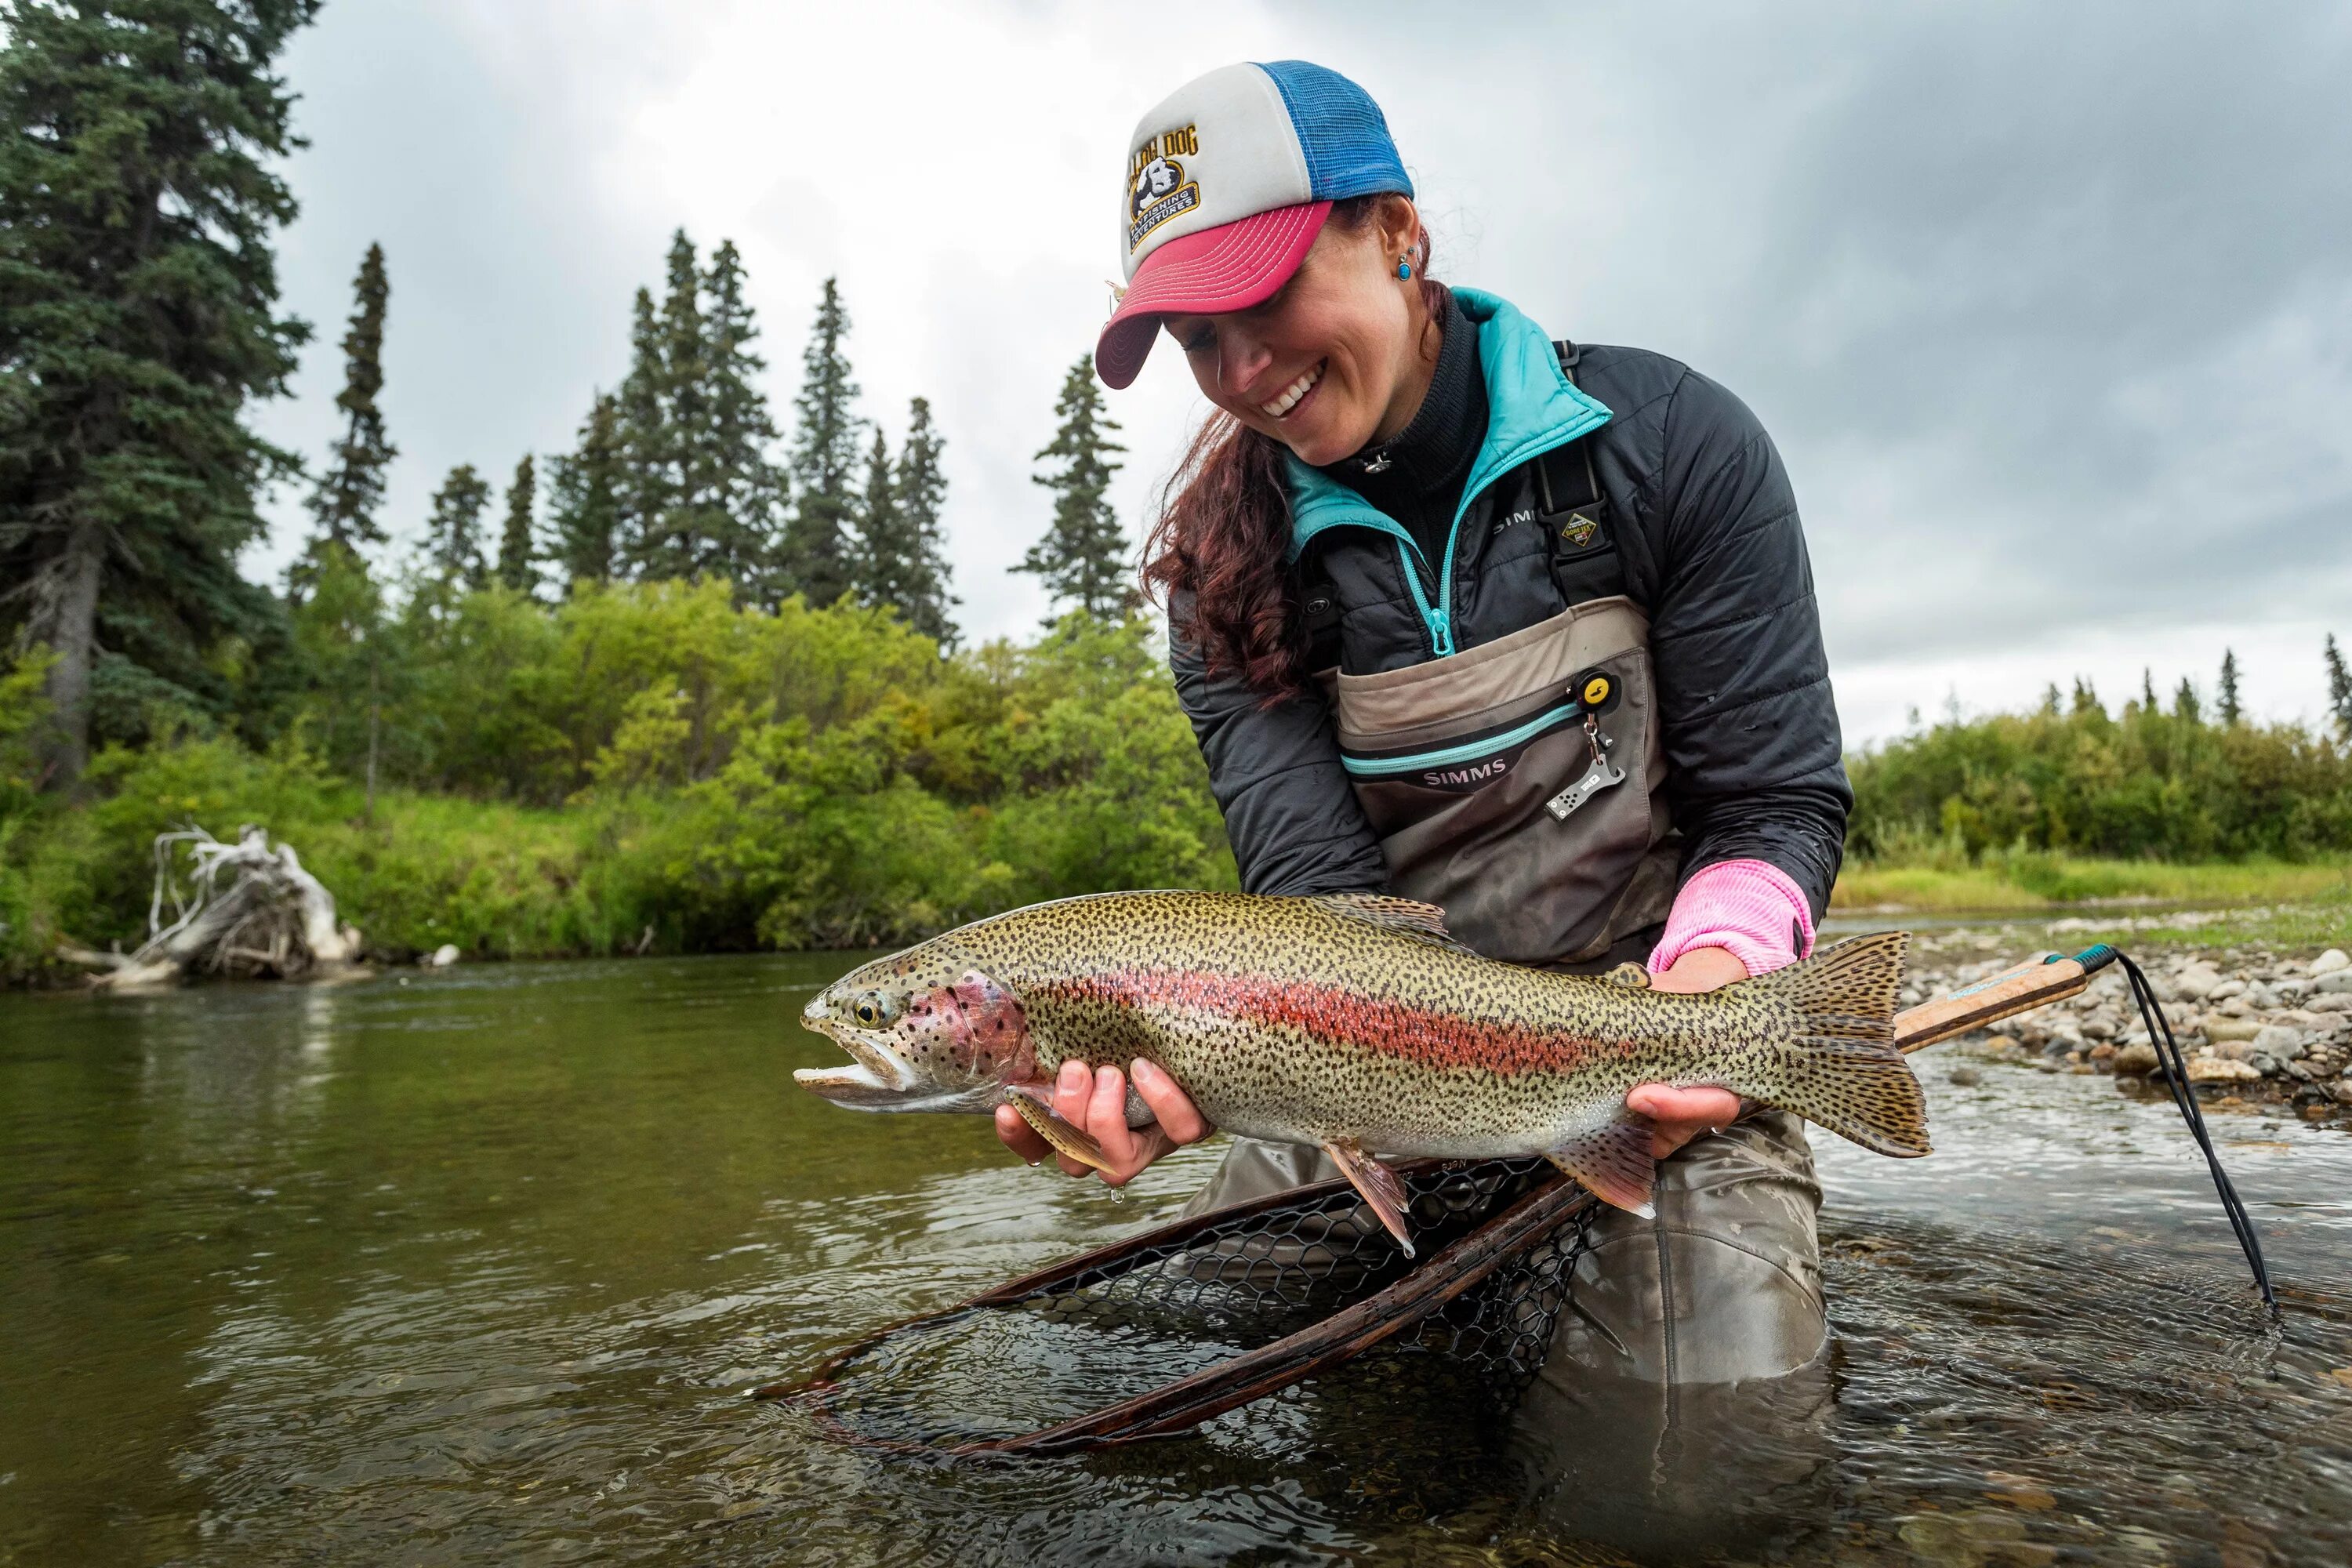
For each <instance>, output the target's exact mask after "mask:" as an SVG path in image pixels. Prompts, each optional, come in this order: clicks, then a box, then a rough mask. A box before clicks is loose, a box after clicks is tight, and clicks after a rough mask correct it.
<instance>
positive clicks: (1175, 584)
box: [1143, 195, 1445, 704]
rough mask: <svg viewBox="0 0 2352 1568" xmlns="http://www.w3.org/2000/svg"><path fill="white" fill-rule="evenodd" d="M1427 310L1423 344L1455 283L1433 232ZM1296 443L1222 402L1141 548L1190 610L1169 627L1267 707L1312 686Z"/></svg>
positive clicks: (1157, 581)
mask: <svg viewBox="0 0 2352 1568" xmlns="http://www.w3.org/2000/svg"><path fill="white" fill-rule="evenodd" d="M1388 199H1389V198H1388V197H1385V196H1380V195H1370V196H1354V197H1350V198H1349V199H1348V200H1346V201H1342V202H1335V203H1334V204H1332V207H1331V216H1330V217H1329V218H1328V220H1327V222H1328V224H1329V225H1333V226H1338V227H1339V229H1340V230H1342V231H1343V232H1346V233H1358V232H1360V231H1361V230H1363V229H1364V228H1366V227H1367V226H1370V224H1371V222H1372V220H1373V218H1374V216H1376V215H1377V214H1378V213H1379V211H1380V208H1381V203H1382V202H1384V201H1386V200H1388ZM1414 249H1415V251H1416V252H1417V258H1418V261H1419V264H1420V272H1421V276H1420V285H1421V302H1422V306H1423V313H1424V319H1423V334H1422V345H1421V346H1422V352H1423V353H1424V354H1429V355H1433V354H1434V353H1435V347H1434V345H1433V342H1432V339H1431V331H1432V330H1433V329H1434V328H1435V327H1436V326H1437V324H1438V323H1440V322H1442V321H1444V319H1445V290H1444V287H1443V286H1442V285H1440V284H1438V283H1437V282H1435V281H1434V280H1433V279H1431V278H1430V277H1429V273H1428V262H1429V235H1428V232H1427V231H1426V230H1423V231H1422V232H1421V234H1420V235H1419V237H1417V238H1416V240H1415V242H1414ZM1285 453H1286V448H1285V447H1283V445H1282V443H1280V442H1279V441H1276V440H1275V439H1274V438H1273V437H1270V436H1265V435H1261V434H1259V433H1258V432H1257V431H1255V430H1253V429H1251V428H1250V427H1249V426H1246V425H1244V424H1243V423H1242V422H1241V421H1240V420H1238V419H1235V418H1234V416H1232V415H1230V414H1226V413H1223V412H1222V411H1213V412H1212V413H1211V414H1210V416H1209V417H1208V419H1207V420H1206V421H1205V422H1204V423H1203V424H1202V426H1201V428H1200V429H1199V430H1198V431H1196V432H1194V433H1193V436H1192V443H1191V445H1190V446H1188V447H1186V448H1185V452H1184V458H1183V461H1181V463H1179V464H1178V465H1177V466H1176V471H1175V472H1174V473H1173V474H1171V475H1170V476H1169V479H1168V484H1167V487H1166V488H1165V489H1163V490H1162V491H1161V492H1160V519H1159V521H1157V522H1155V523H1154V524H1153V525H1152V528H1151V533H1150V537H1149V538H1147V539H1146V540H1145V541H1144V545H1143V556H1144V560H1143V584H1144V591H1145V592H1146V593H1148V594H1150V595H1153V596H1154V597H1155V598H1160V599H1162V600H1163V601H1165V602H1171V604H1172V601H1173V599H1174V597H1175V595H1178V594H1186V595H1191V597H1192V609H1191V613H1190V614H1189V615H1187V616H1184V617H1183V619H1182V622H1181V624H1171V627H1170V630H1171V632H1172V633H1173V634H1174V635H1175V636H1177V637H1181V638H1182V639H1183V640H1184V641H1185V642H1187V643H1189V644H1191V645H1192V647H1194V648H1195V649H1196V650H1198V652H1199V653H1200V655H1201V657H1202V660H1203V661H1204V662H1205V663H1206V664H1207V666H1208V669H1209V673H1210V674H1212V675H1218V674H1226V673H1231V674H1236V675H1239V676H1240V677H1241V678H1242V679H1243V681H1244V683H1246V684H1247V685H1248V686H1249V687H1250V689H1252V690H1254V691H1256V692H1258V693H1259V694H1260V695H1261V696H1262V697H1263V698H1264V699H1265V701H1266V702H1267V703H1268V704H1272V703H1275V702H1279V701H1281V700H1283V699H1285V698H1286V697H1289V696H1291V695H1293V694H1295V693H1296V692H1297V691H1298V690H1299V689H1301V688H1302V687H1304V686H1305V685H1306V683H1307V676H1308V674H1309V673H1310V672H1309V671H1308V670H1307V627H1306V622H1305V618H1304V617H1303V616H1302V615H1301V614H1300V610H1299V604H1298V585H1297V582H1296V581H1295V580H1294V574H1293V573H1292V572H1291V570H1290V549H1289V547H1290V491H1289V486H1288V484H1287V481H1286V474H1285V470H1284V465H1283V458H1284V456H1285Z"/></svg>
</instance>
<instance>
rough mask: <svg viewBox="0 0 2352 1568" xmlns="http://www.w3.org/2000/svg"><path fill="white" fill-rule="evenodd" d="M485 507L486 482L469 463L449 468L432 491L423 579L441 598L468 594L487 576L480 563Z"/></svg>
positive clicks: (427, 520)
mask: <svg viewBox="0 0 2352 1568" xmlns="http://www.w3.org/2000/svg"><path fill="white" fill-rule="evenodd" d="M489 504H490V486H489V482H488V480H487V479H483V478H482V476H481V475H479V474H478V473H476V472H475V471H474V465H473V464H471V463H460V464H458V465H457V467H456V468H452V469H450V470H449V477H448V478H447V479H444V480H442V481H441V488H440V489H437V490H436V491H434V492H433V510H432V513H431V515H429V516H428V517H426V518H425V576H426V578H427V579H428V580H429V581H430V582H431V583H432V584H433V585H434V586H435V587H436V588H437V589H438V590H439V591H440V592H441V594H442V595H444V596H446V595H453V594H462V593H467V592H470V591H472V590H473V589H476V588H478V587H480V586H481V585H482V584H483V583H484V582H485V581H486V580H487V579H488V572H487V570H485V568H484V566H483V563H482V510H483V509H484V508H485V507H487V506H488V505H489Z"/></svg>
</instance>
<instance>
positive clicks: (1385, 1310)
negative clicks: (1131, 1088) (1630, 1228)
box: [755, 1160, 1596, 1454]
mask: <svg viewBox="0 0 2352 1568" xmlns="http://www.w3.org/2000/svg"><path fill="white" fill-rule="evenodd" d="M1395 1170H1396V1173H1397V1174H1398V1175H1399V1176H1400V1177H1402V1179H1403V1181H1404V1184H1405V1190H1406V1192H1407V1193H1408V1194H1410V1197H1411V1202H1410V1205H1408V1208H1407V1214H1408V1216H1409V1219H1410V1223H1411V1225H1412V1235H1413V1241H1414V1246H1415V1247H1416V1248H1417V1249H1418V1250H1419V1252H1420V1254H1421V1258H1420V1260H1419V1261H1418V1262H1415V1261H1414V1260H1412V1259H1409V1258H1405V1257H1404V1256H1403V1254H1402V1252H1400V1251H1399V1250H1398V1248H1397V1246H1396V1244H1395V1242H1393V1241H1392V1240H1391V1239H1390V1237H1389V1236H1388V1233H1387V1232H1386V1231H1385V1230H1383V1229H1382V1228H1381V1224H1380V1221H1379V1220H1378V1219H1377V1218H1376V1217H1375V1216H1374V1215H1373V1214H1372V1213H1371V1211H1370V1209H1369V1208H1367V1207H1366V1206H1365V1205H1363V1203H1362V1201H1361V1200H1360V1198H1358V1196H1357V1195H1356V1193H1355V1190H1354V1189H1353V1188H1352V1187H1350V1186H1349V1184H1347V1183H1346V1182H1345V1181H1333V1182H1324V1183H1319V1184H1316V1185H1314V1186H1309V1187H1300V1188H1297V1189H1294V1190H1292V1191H1290V1192H1286V1193H1278V1194H1274V1195H1273V1196H1271V1197H1267V1198H1264V1199H1261V1200H1259V1201H1257V1202H1255V1203H1250V1204H1244V1205H1237V1206H1235V1207H1233V1208H1226V1209H1220V1210H1217V1211H1216V1212H1214V1213H1213V1214H1208V1215H1199V1216H1197V1217H1195V1218H1192V1219H1183V1220H1178V1221H1176V1222H1175V1223H1173V1224H1171V1225H1165V1226H1160V1227H1158V1228H1156V1229H1153V1230H1150V1231H1146V1232H1144V1233H1143V1234H1142V1235H1140V1236H1137V1237H1130V1238H1129V1239H1128V1240H1126V1241H1124V1242H1119V1243H1117V1244H1115V1245H1113V1246H1110V1247H1102V1248H1099V1249H1097V1250H1096V1251H1093V1252H1088V1253H1085V1254H1082V1255H1081V1256H1079V1257H1076V1258H1069V1259H1067V1260H1066V1261H1064V1262H1062V1263H1058V1264H1055V1265H1054V1266H1053V1267H1052V1268H1045V1269H1042V1270H1040V1271H1038V1272H1037V1273H1034V1274H1030V1275H1025V1276H1024V1277H1023V1278H1021V1279H1014V1280H1013V1281H1011V1282H1010V1283H1007V1284H1004V1285H1001V1286H998V1287H997V1288H996V1289H992V1290H989V1291H987V1292H985V1293H983V1294H982V1295H979V1296H975V1297H973V1298H971V1300H967V1301H964V1302H961V1303H960V1304H959V1305H957V1306H954V1307H950V1308H948V1309H946V1310H943V1311H939V1312H933V1313H929V1314H926V1315H925V1316H922V1317H919V1318H915V1319H911V1320H909V1321H906V1322H903V1323H899V1324H898V1325H896V1326H894V1327H892V1328H888V1329H885V1330H883V1331H880V1332H878V1333H876V1334H873V1335H871V1336H869V1337H867V1338H866V1339H864V1340H861V1341H859V1342H857V1343H856V1344H854V1345H851V1346H850V1347H849V1348H848V1349H846V1350H845V1351H843V1352H840V1353H838V1354H836V1355H835V1356H834V1357H833V1359H832V1360H830V1361H829V1362H827V1363H825V1364H824V1366H823V1367H821V1368H819V1369H818V1371H817V1373H815V1375H814V1376H813V1377H811V1378H809V1379H808V1380H806V1381H804V1382H802V1383H798V1384H774V1385H771V1386H769V1387H766V1388H762V1389H760V1390H757V1391H755V1392H756V1393H757V1394H759V1395H761V1397H767V1398H778V1397H788V1398H793V1399H794V1400H796V1401H799V1402H802V1403H804V1404H805V1405H807V1406H808V1407H809V1408H810V1409H811V1410H812V1411H813V1412H814V1415H816V1418H817V1420H818V1421H819V1423H820V1424H821V1425H822V1426H824V1427H825V1428H826V1429H827V1430H828V1432H829V1433H830V1434H831V1435H833V1436H836V1437H838V1438H840V1439H842V1440H844V1441H847V1442H851V1443H856V1444H858V1445H861V1446H866V1447H886V1448H894V1449H899V1450H905V1451H919V1452H930V1453H938V1454H979V1453H1050V1452H1055V1451H1064V1450H1069V1449H1074V1448H1093V1447H1107V1446H1108V1445H1111V1444H1116V1443H1125V1442H1132V1441H1134V1440H1136V1439H1139V1438H1142V1437H1151V1436H1163V1435H1165V1434H1168V1433H1172V1432H1179V1431H1182V1430H1185V1429H1187V1428H1189V1427H1192V1426H1198V1425H1199V1424H1200V1423H1202V1422H1203V1421H1206V1420H1208V1419H1209V1418H1211V1417H1212V1416H1214V1415H1220V1414H1222V1413H1223V1412H1224V1411H1227V1410H1231V1409H1233V1408H1234V1407H1235V1406H1237V1405H1244V1404H1246V1403H1248V1402H1249V1401H1251V1400H1254V1399H1258V1398H1261V1397H1263V1396H1265V1395H1266V1394H1272V1393H1275V1392H1276V1391H1277V1390H1280V1389H1283V1388H1286V1387H1289V1386H1290V1385H1292V1384H1297V1383H1298V1382H1299V1381H1300V1380H1302V1379H1305V1378H1307V1377H1311V1376H1313V1375H1315V1374H1316V1373H1319V1372H1322V1371H1324V1370H1326V1369H1328V1368H1329V1367H1332V1366H1334V1365H1336V1364H1338V1363H1340V1362H1342V1361H1347V1360H1349V1359H1351V1358H1353V1357H1356V1356H1360V1355H1362V1354H1363V1353H1364V1352H1367V1351H1371V1350H1374V1349H1387V1350H1390V1351H1391V1352H1396V1351H1402V1352H1423V1353H1435V1354H1438V1355H1442V1356H1444V1357H1447V1358H1450V1359H1451V1360H1452V1361H1453V1362H1454V1363H1459V1364H1460V1365H1461V1366H1462V1367H1464V1368H1465V1369H1466V1370H1468V1371H1469V1372H1471V1373H1473V1374H1474V1377H1475V1380H1476V1381H1477V1382H1479V1383H1482V1384H1486V1385H1488V1386H1490V1387H1493V1388H1495V1389H1496V1390H1498V1391H1511V1390H1515V1389H1516V1388H1517V1386H1519V1385H1521V1384H1524V1383H1525V1382H1526V1381H1527V1380H1528V1379H1529V1378H1531V1377H1533V1376H1534V1375H1535V1373H1536V1372H1537V1371H1538V1369H1539V1368H1540V1367H1541V1366H1542V1364H1543V1356H1544V1352H1545V1350H1546V1348H1547V1347H1548V1346H1549V1344H1550V1342H1551V1335H1552V1329H1553V1326H1554V1325H1555V1324H1556V1323H1557V1322H1558V1321H1559V1313H1560V1310H1561V1308H1562V1307H1563V1305H1564V1304H1565V1303H1566V1301H1567V1299H1568V1289H1569V1283H1570V1277H1571V1275H1572V1274H1573V1273H1574V1270H1575V1268H1576V1263H1577V1260H1578V1258H1580V1257H1581V1256H1582V1254H1583V1252H1584V1250H1585V1248H1586V1247H1587V1245H1588V1234H1587V1226H1588V1222H1589V1221H1590V1219H1591V1215H1592V1214H1593V1212H1594V1208H1595V1205H1596V1200H1595V1199H1593V1198H1592V1196H1591V1194H1588V1193H1586V1192H1584V1191H1583V1190H1582V1189H1581V1188H1580V1187H1578V1186H1577V1185H1576V1184H1574V1183H1572V1182H1570V1181H1567V1180H1566V1179H1565V1178H1563V1177H1561V1176H1560V1175H1559V1173H1558V1172H1557V1171H1555V1170H1554V1169H1553V1168H1552V1167H1551V1165H1550V1164H1549V1163H1547V1162H1545V1161H1542V1160H1493V1161H1440V1160H1422V1161H1415V1162H1412V1163H1404V1164H1400V1165H1398V1166H1396V1167H1395ZM1122 1380H1123V1381H1124V1382H1125V1383H1126V1384H1129V1385H1131V1386H1132V1387H1133V1388H1134V1390H1135V1392H1133V1393H1132V1394H1127V1395H1126V1396H1125V1397H1118V1398H1116V1399H1114V1400H1113V1401H1112V1402H1110V1403H1102V1402H1101V1401H1102V1399H1103V1396H1104V1394H1106V1393H1109V1394H1119V1393H1120V1392H1121V1390H1120V1388H1119V1386H1118V1385H1119V1384H1120V1382H1121V1381H1122ZM1056 1400H1059V1401H1060V1402H1061V1408H1058V1409H1057V1408H1056V1407H1055V1401H1056Z"/></svg>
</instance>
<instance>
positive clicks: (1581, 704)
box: [1544, 668, 1625, 822]
mask: <svg viewBox="0 0 2352 1568" xmlns="http://www.w3.org/2000/svg"><path fill="white" fill-rule="evenodd" d="M1624 695H1625V694H1624V689H1623V688H1622V687H1621V686H1620V685H1619V684H1618V681H1617V678H1616V677H1615V676H1613V675H1612V674H1610V673H1609V672H1608V671H1607V670H1605V669H1601V668H1592V669H1588V670H1585V671H1584V672H1583V673H1581V674H1580V675H1578V676H1576V677H1575V678H1574V679H1570V681H1569V683H1568V697H1569V700H1570V702H1571V703H1573V704H1574V705H1575V707H1576V710H1577V711H1578V713H1579V714H1580V716H1581V717H1582V720H1583V723H1584V744H1585V749H1586V751H1587V752H1589V753H1590V755H1591V759H1592V761H1591V765H1590V766H1588V767H1587V768H1586V769H1585V770H1584V774H1583V776H1582V777H1581V778H1579V779H1578V780H1577V781H1576V782H1575V783H1574V784H1570V785H1569V786H1568V787H1567V788H1566V789H1564V790H1562V791H1560V792H1559V794H1558V795H1554V796H1552V797H1551V798H1550V799H1549V800H1548V801H1546V802H1544V809H1545V810H1546V811H1549V812H1550V813H1551V814H1552V816H1555V817H1557V818H1558V819H1559V820H1560V821H1562V822H1566V821H1567V820H1568V818H1569V814H1570V812H1573V811H1574V810H1575V809H1576V808H1577V807H1578V806H1580V805H1583V804H1584V803H1585V802H1586V801H1588V800H1591V798H1592V797H1593V796H1594V795H1599V794H1600V793H1601V791H1602V790H1604V789H1607V788H1609V787H1610V786H1611V785H1612V784H1623V783H1624V782H1625V770H1624V769H1622V768H1621V767H1619V766H1618V765H1617V764H1616V763H1612V762H1611V761H1610V760H1609V752H1610V749H1611V748H1612V747H1613V746H1614V745H1616V743H1617V742H1615V741H1613V740H1612V739H1611V738H1610V737H1608V736H1606V735H1604V734H1602V733H1601V719H1602V718H1603V717H1604V716H1605V715H1607V714H1610V713H1613V712H1615V711H1616V710H1617V704H1618V703H1619V702H1621V701H1622V700H1624Z"/></svg>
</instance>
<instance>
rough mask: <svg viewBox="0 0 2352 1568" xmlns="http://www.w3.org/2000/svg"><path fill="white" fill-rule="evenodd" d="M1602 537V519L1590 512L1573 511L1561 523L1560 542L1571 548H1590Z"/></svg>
mask: <svg viewBox="0 0 2352 1568" xmlns="http://www.w3.org/2000/svg"><path fill="white" fill-rule="evenodd" d="M1600 539H1601V520H1600V519H1599V518H1597V517H1594V516H1593V515H1592V514H1591V513H1590V512H1583V511H1572V512H1570V513H1569V514H1568V521H1566V522H1563V523H1561V524H1560V525H1559V542H1561V543H1562V544H1565V545H1567V546H1568V547H1569V548H1570V550H1584V549H1589V548H1590V547H1591V545H1593V544H1594V543H1596V542H1599V541H1600Z"/></svg>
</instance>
